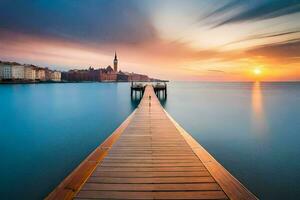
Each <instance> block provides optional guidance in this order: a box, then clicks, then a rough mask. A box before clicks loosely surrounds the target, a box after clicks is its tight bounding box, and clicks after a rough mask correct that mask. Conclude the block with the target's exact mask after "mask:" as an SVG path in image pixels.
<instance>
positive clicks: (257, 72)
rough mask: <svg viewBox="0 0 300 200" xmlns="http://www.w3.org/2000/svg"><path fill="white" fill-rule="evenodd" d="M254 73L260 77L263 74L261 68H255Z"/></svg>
mask: <svg viewBox="0 0 300 200" xmlns="http://www.w3.org/2000/svg"><path fill="white" fill-rule="evenodd" d="M253 72H254V74H255V75H260V74H261V69H260V68H255V69H254V70H253Z"/></svg>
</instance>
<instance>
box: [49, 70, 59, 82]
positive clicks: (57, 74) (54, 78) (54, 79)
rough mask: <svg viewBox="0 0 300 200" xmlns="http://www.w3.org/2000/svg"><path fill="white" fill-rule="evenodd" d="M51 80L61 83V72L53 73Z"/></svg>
mask: <svg viewBox="0 0 300 200" xmlns="http://www.w3.org/2000/svg"><path fill="white" fill-rule="evenodd" d="M51 80H52V81H61V72H59V71H53V72H52V73H51Z"/></svg>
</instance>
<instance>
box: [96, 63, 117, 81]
mask: <svg viewBox="0 0 300 200" xmlns="http://www.w3.org/2000/svg"><path fill="white" fill-rule="evenodd" d="M100 81H104V82H115V81H117V73H116V72H115V71H114V70H113V68H112V67H111V66H108V67H107V68H105V69H100Z"/></svg>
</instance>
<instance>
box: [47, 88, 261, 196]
mask: <svg viewBox="0 0 300 200" xmlns="http://www.w3.org/2000/svg"><path fill="white" fill-rule="evenodd" d="M149 96H151V100H150V99H149ZM47 198H48V199H72V198H75V199H78V200H79V199H257V198H256V197H255V196H254V195H253V194H252V193H251V192H249V191H248V190H247V189H246V188H245V187H244V186H243V185H242V184H241V183H239V182H238V181H237V180H236V179H235V178H234V177H233V176H232V175H231V174H230V173H229V172H228V171H226V169H224V168H223V167H222V166H221V165H220V164H219V163H218V162H217V161H216V160H215V159H214V158H213V157H212V156H211V155H210V154H209V153H207V151H206V150H205V149H203V148H202V147H201V146H200V145H199V144H198V143H197V142H196V141H195V140H194V139H193V138H192V137H191V136H190V135H189V134H188V133H186V132H185V131H184V130H183V129H182V128H181V127H180V126H179V125H178V124H177V123H176V122H175V121H174V120H173V119H172V118H171V117H170V116H169V115H168V113H166V112H165V110H164V109H163V108H162V106H161V105H160V102H159V101H158V99H157V98H156V96H155V93H154V90H153V88H152V86H147V87H146V89H145V94H144V97H143V99H142V100H141V102H140V105H139V106H138V108H137V109H136V111H135V112H134V113H133V114H132V115H131V116H130V117H129V118H128V119H127V120H126V121H125V122H124V123H123V124H122V125H121V126H120V127H119V128H118V129H117V130H116V132H114V133H113V135H112V136H111V137H110V138H108V140H106V141H105V142H104V143H103V144H102V145H101V146H99V147H98V148H97V149H96V150H95V151H94V152H93V153H92V154H91V155H90V156H89V157H88V158H87V159H86V160H85V161H84V162H83V163H82V164H81V165H80V166H79V167H78V168H77V169H76V170H74V172H72V173H71V175H69V176H68V177H67V178H66V179H65V180H64V181H63V182H62V183H61V184H60V185H59V186H58V187H57V188H56V189H55V190H54V191H53V192H52V193H51V194H50V195H49V196H48V197H47Z"/></svg>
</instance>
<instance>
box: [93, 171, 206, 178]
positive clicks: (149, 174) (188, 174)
mask: <svg viewBox="0 0 300 200" xmlns="http://www.w3.org/2000/svg"><path fill="white" fill-rule="evenodd" d="M92 176H95V177H120V178H124V177H127V178H131V177H132V178H133V177H135V178H140V177H147V178H148V177H158V178H159V177H202V176H210V173H208V171H207V170H205V171H204V170H203V171H198V172H190V171H185V172H169V171H166V172H126V173H124V172H102V171H95V172H94V173H93V174H92Z"/></svg>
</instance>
